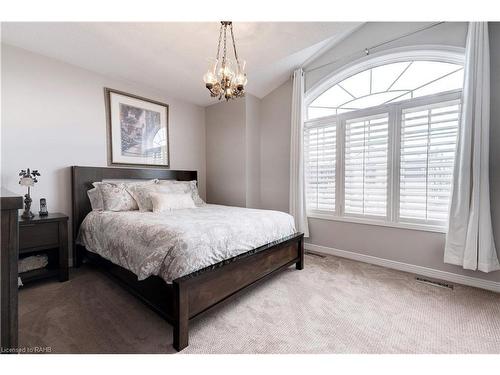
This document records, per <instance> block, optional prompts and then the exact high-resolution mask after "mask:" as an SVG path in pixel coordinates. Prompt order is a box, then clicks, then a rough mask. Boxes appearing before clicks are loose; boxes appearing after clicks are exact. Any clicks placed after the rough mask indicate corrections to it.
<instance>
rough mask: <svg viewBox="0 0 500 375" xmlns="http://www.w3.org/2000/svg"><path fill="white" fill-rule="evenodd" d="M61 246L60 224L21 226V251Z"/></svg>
mask: <svg viewBox="0 0 500 375" xmlns="http://www.w3.org/2000/svg"><path fill="white" fill-rule="evenodd" d="M58 244H59V224H58V223H57V222H54V223H38V224H36V225H35V224H26V225H20V226H19V250H23V249H29V248H38V247H44V246H49V245H54V247H57V246H58Z"/></svg>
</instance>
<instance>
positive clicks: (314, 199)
mask: <svg viewBox="0 0 500 375" xmlns="http://www.w3.org/2000/svg"><path fill="white" fill-rule="evenodd" d="M304 145H305V164H306V165H305V171H306V194H307V207H308V209H309V210H315V211H329V212H334V211H335V166H336V149H337V147H336V146H337V127H336V125H335V124H328V125H324V126H318V127H311V128H307V129H306V130H305V134H304Z"/></svg>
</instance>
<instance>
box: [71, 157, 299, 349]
mask: <svg viewBox="0 0 500 375" xmlns="http://www.w3.org/2000/svg"><path fill="white" fill-rule="evenodd" d="M154 178H158V179H162V180H178V181H191V180H197V173H196V171H175V170H169V169H149V168H148V169H129V168H106V167H79V166H74V167H71V182H72V205H73V216H72V217H73V259H74V266H75V267H79V266H80V265H81V264H82V262H83V261H84V259H85V260H88V261H91V262H93V263H94V264H96V265H98V266H100V267H101V268H102V269H104V270H106V271H107V272H108V273H110V274H111V275H112V276H114V277H115V278H116V279H117V280H118V281H119V282H120V283H121V284H123V285H124V286H125V287H126V289H127V290H129V291H130V292H132V293H133V294H134V295H136V296H137V297H139V298H140V299H141V300H142V301H143V302H145V303H146V304H147V305H148V306H150V307H151V308H152V309H153V310H155V311H156V312H158V313H159V314H160V315H161V316H162V317H164V318H165V319H166V320H167V321H168V322H169V323H170V324H172V325H173V327H174V338H173V346H174V348H175V349H176V350H177V351H180V350H182V349H184V348H185V347H187V345H188V329H189V320H191V319H193V318H194V317H196V316H198V315H199V314H201V313H203V312H205V311H207V310H208V309H210V308H211V307H213V306H215V305H217V304H219V303H221V302H222V301H224V300H226V299H228V298H230V297H232V296H234V295H236V294H237V293H238V292H240V291H242V290H244V289H246V288H248V287H250V286H251V285H254V284H256V283H257V282H260V281H262V280H264V279H266V278H268V277H270V276H271V275H273V274H275V273H276V272H278V271H280V270H283V269H285V268H288V267H290V266H291V265H293V264H295V266H296V268H297V269H299V270H301V269H303V268H304V238H303V237H304V235H303V234H302V233H295V234H293V235H291V236H288V237H286V238H282V239H280V240H278V241H274V242H272V243H269V244H266V245H264V246H261V247H259V248H256V249H253V250H251V251H249V252H246V253H244V254H241V255H238V256H236V257H233V258H231V259H228V260H225V261H222V262H220V263H217V264H214V265H212V266H209V267H207V268H204V269H202V270H199V271H196V272H193V273H191V274H189V275H186V276H183V277H180V278H178V279H175V280H173V282H172V284H167V283H166V282H165V281H164V280H163V279H162V278H160V277H158V276H151V277H149V278H147V279H146V280H143V281H138V280H137V276H136V275H135V274H133V273H132V272H130V271H129V270H127V269H125V268H123V267H120V266H118V265H116V264H113V263H111V262H110V261H108V260H105V259H104V258H102V257H100V256H99V255H97V254H95V253H91V252H89V251H87V250H86V249H85V248H84V247H82V246H79V245H76V237H77V235H78V230H79V228H80V225H81V223H82V221H83V219H84V218H85V216H86V215H87V214H88V213H89V212H90V211H91V207H90V201H89V199H88V197H87V191H88V190H89V189H91V188H92V183H93V182H95V181H102V180H103V179H154Z"/></svg>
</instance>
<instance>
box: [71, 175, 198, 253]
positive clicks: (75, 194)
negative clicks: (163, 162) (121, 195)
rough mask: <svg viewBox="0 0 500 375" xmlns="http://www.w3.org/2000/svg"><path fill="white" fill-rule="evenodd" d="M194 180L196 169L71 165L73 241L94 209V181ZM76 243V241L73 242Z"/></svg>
mask: <svg viewBox="0 0 500 375" xmlns="http://www.w3.org/2000/svg"><path fill="white" fill-rule="evenodd" d="M154 178H158V179H160V180H177V181H193V180H198V178H197V172H196V171H174V170H172V169H151V168H147V169H146V168H144V169H132V168H111V167H109V168H108V167H78V166H73V167H71V199H72V209H73V215H72V216H73V241H74V240H75V239H76V236H77V235H78V229H79V228H80V225H81V223H82V221H83V219H85V216H86V215H87V214H88V213H89V212H90V211H91V210H92V209H91V207H90V201H89V198H88V196H87V191H88V190H90V189H92V187H93V186H92V183H93V182H96V181H102V180H105V179H137V180H148V179H154ZM73 244H74V242H73Z"/></svg>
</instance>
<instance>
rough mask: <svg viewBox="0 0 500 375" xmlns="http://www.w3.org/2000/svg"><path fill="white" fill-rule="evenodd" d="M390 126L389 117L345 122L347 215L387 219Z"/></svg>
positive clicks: (345, 197) (345, 202)
mask: <svg viewBox="0 0 500 375" xmlns="http://www.w3.org/2000/svg"><path fill="white" fill-rule="evenodd" d="M388 124H389V117H388V114H383V115H377V116H374V117H369V118H364V119H352V120H347V121H346V124H345V163H344V212H345V214H346V215H355V216H356V215H363V216H377V217H381V216H382V217H386V216H387V179H388V170H387V168H388V146H389V125H388Z"/></svg>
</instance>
